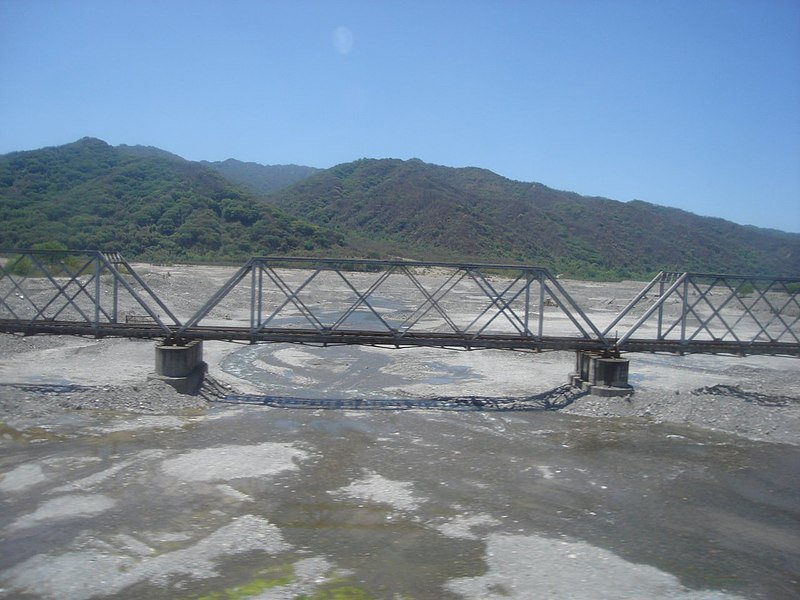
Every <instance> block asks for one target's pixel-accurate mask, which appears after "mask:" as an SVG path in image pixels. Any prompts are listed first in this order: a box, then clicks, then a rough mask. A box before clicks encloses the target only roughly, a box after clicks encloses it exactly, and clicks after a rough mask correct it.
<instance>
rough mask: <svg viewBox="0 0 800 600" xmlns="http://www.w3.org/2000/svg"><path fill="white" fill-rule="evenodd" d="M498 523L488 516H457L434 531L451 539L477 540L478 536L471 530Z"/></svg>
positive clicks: (498, 523) (498, 522)
mask: <svg viewBox="0 0 800 600" xmlns="http://www.w3.org/2000/svg"><path fill="white" fill-rule="evenodd" d="M500 523H501V522H500V521H499V520H497V519H495V518H494V517H493V516H491V515H489V514H478V515H472V516H468V515H458V516H456V517H454V518H453V519H451V520H450V521H448V522H447V523H443V524H441V525H437V526H436V527H435V529H436V530H437V531H439V532H440V533H441V534H442V535H446V536H447V537H452V538H461V539H465V540H478V539H480V536H479V535H478V534H476V533H473V531H472V529H473V528H475V527H491V526H493V525H500Z"/></svg>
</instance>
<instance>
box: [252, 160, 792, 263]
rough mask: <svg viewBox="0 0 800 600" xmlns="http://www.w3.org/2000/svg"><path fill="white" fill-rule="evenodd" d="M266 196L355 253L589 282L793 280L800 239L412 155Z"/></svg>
mask: <svg viewBox="0 0 800 600" xmlns="http://www.w3.org/2000/svg"><path fill="white" fill-rule="evenodd" d="M267 200H268V201H269V202H270V203H271V204H272V205H273V206H276V207H280V208H281V209H283V210H285V211H287V212H288V213H290V214H294V215H298V216H299V215H302V216H303V218H305V219H308V220H309V221H311V222H313V223H316V224H317V225H320V226H333V227H335V228H337V229H339V230H340V231H346V232H347V236H348V241H349V243H350V245H351V247H352V248H354V250H355V251H356V252H357V253H360V254H362V255H372V256H387V255H395V256H403V257H410V258H436V259H456V260H464V259H470V260H472V259H479V260H488V261H507V262H517V261H521V262H526V263H532V264H537V265H542V266H547V267H550V268H552V269H554V270H556V271H557V272H559V273H562V272H563V273H567V274H570V275H573V276H581V277H591V278H604V277H630V276H637V277H642V276H647V275H649V274H651V273H653V272H656V271H658V270H661V269H670V268H675V269H680V270H693V271H702V272H726V273H736V272H740V273H764V274H789V275H796V274H797V273H800V235H798V234H790V233H784V232H779V231H774V230H766V229H759V228H755V227H747V226H741V225H737V224H735V223H731V222H728V221H725V220H722V219H715V218H708V217H700V216H697V215H694V214H691V213H689V212H686V211H682V210H678V209H674V208H664V207H661V206H656V205H654V204H649V203H647V202H642V201H633V202H627V203H624V202H618V201H615V200H609V199H606V198H594V197H585V196H580V195H578V194H575V193H571V192H563V191H559V190H554V189H551V188H548V187H546V186H544V185H542V184H540V183H524V182H519V181H512V180H510V179H506V178H504V177H501V176H499V175H496V174H495V173H492V172H491V171H487V170H484V169H478V168H460V169H456V168H450V167H442V166H437V165H431V164H427V163H424V162H422V161H420V160H417V159H412V160H408V161H402V160H396V159H382V160H374V159H362V160H358V161H355V162H351V163H346V164H342V165H338V166H336V167H333V168H331V169H327V170H325V171H321V172H319V173H316V174H314V175H312V176H311V177H308V178H307V179H304V180H303V181H301V182H299V183H296V184H294V185H293V186H290V187H288V188H284V189H283V190H280V191H278V192H275V193H273V194H271V195H270V196H269V197H268V198H267Z"/></svg>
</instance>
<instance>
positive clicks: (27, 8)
mask: <svg viewBox="0 0 800 600" xmlns="http://www.w3.org/2000/svg"><path fill="white" fill-rule="evenodd" d="M84 136H92V137H98V138H100V139H103V140H105V141H106V142H108V143H110V144H113V145H117V144H143V145H148V146H156V147H158V148H162V149H164V150H168V151H170V152H174V153H175V154H178V155H180V156H183V157H184V158H187V159H190V160H211V161H214V160H224V159H226V158H236V159H239V160H243V161H254V162H258V163H262V164H288V163H295V164H302V165H310V166H315V167H331V166H333V165H336V164H338V163H342V162H348V161H351V160H355V159H358V158H363V157H369V158H387V157H392V158H403V159H408V158H414V157H416V158H420V159H422V160H424V161H426V162H431V163H436V164H441V165H447V166H453V167H461V166H477V167H484V168H487V169H490V170H492V171H494V172H496V173H498V174H500V175H503V176H506V177H509V178H512V179H517V180H521V181H537V182H540V183H544V184H545V185H548V186H550V187H554V188H558V189H564V190H571V191H575V192H578V193H581V194H585V195H593V196H605V197H608V198H613V199H616V200H623V201H627V200H632V199H641V200H646V201H648V202H653V203H656V204H661V205H665V206H674V207H678V208H682V209H686V210H690V211H692V212H695V213H697V214H701V215H711V216H718V217H722V218H725V219H729V220H732V221H735V222H738V223H744V224H753V225H757V226H762V227H773V228H777V229H783V230H785V231H792V232H800V1H799V0H550V1H543V0H541V1H540V0H531V1H527V2H524V1H511V0H505V1H502V0H485V1H470V0H457V1H449V0H442V1H435V0H420V1H417V0H396V1H391V0H383V1H381V0H373V1H366V0H363V1H334V0H328V1H322V0H320V1H317V2H313V1H303V0H298V1H294V2H290V1H268V0H262V1H247V0H227V1H226V0H219V1H215V2H211V1H203V0H193V1H178V0H125V1H119V0H98V1H86V0H70V1H66V0H58V1H45V0H0V153H6V152H11V151H16V150H31V149H35V148H41V147H44V146H54V145H60V144H65V143H69V142H72V141H75V140H77V139H79V138H81V137H84Z"/></svg>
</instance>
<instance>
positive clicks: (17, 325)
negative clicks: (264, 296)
mask: <svg viewBox="0 0 800 600" xmlns="http://www.w3.org/2000/svg"><path fill="white" fill-rule="evenodd" d="M0 332H3V333H18V334H24V335H37V334H39V335H41V334H49V335H76V336H91V337H98V338H100V337H127V338H145V339H163V338H168V337H175V338H177V337H178V336H177V332H176V333H175V334H173V335H172V336H169V335H166V334H165V332H164V330H163V329H161V328H160V327H159V326H158V325H155V324H130V323H101V324H100V325H99V326H94V325H91V324H83V323H75V322H72V321H37V322H34V323H22V322H19V321H15V320H11V319H0ZM180 339H185V340H190V339H195V340H220V341H229V342H250V343H268V342H272V343H289V344H309V345H322V346H335V345H362V346H386V347H414V346H425V347H439V348H459V349H467V350H478V349H490V348H494V349H505V350H529V351H548V350H597V351H602V350H611V349H616V350H620V351H623V352H667V353H675V354H683V353H687V354H688V353H703V354H763V355H784V356H800V345H797V344H786V343H781V342H735V341H719V340H692V341H688V342H681V341H680V340H657V339H630V340H627V341H626V342H625V344H624V345H621V346H613V345H612V346H610V345H609V344H608V342H606V341H603V340H597V339H591V338H578V337H566V336H543V337H541V338H535V337H530V336H516V335H502V334H495V335H486V334H484V335H479V336H471V337H468V336H464V335H459V334H455V333H446V332H444V333H437V332H429V333H420V332H409V333H405V334H401V333H394V334H393V333H391V332H375V331H358V330H337V331H327V332H325V331H322V332H321V331H318V330H315V329H300V328H295V329H285V328H273V329H262V330H260V331H256V332H253V331H251V330H250V329H249V328H247V327H235V326H229V327H222V326H195V327H191V328H189V329H185V330H183V331H182V332H181V334H180Z"/></svg>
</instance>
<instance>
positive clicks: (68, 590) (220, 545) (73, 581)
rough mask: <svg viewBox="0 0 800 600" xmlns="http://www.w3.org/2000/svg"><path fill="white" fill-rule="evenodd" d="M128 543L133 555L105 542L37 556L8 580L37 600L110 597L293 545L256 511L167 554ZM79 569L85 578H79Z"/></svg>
mask: <svg viewBox="0 0 800 600" xmlns="http://www.w3.org/2000/svg"><path fill="white" fill-rule="evenodd" d="M118 541H119V540H118ZM91 544H92V543H91V541H90V542H88V545H91ZM123 545H125V546H126V547H128V549H129V550H130V554H128V555H119V554H112V553H109V552H108V551H107V548H106V546H107V545H106V544H104V543H102V542H100V541H96V543H95V546H96V547H95V548H89V549H85V548H84V547H81V549H76V550H71V551H69V552H65V553H63V554H58V555H49V554H38V555H36V556H33V557H32V558H29V559H28V560H26V561H23V562H22V563H20V564H18V565H15V566H14V567H13V568H12V569H10V570H9V571H6V576H7V577H8V579H7V581H8V582H9V583H10V585H11V587H12V588H13V589H15V590H18V591H20V592H23V593H28V594H35V596H36V597H38V598H45V599H48V600H49V599H51V598H52V599H54V600H85V599H87V598H92V597H97V596H101V597H108V596H110V595H112V594H116V593H118V592H120V591H121V590H123V589H125V588H126V587H129V586H131V585H133V584H135V583H140V582H143V581H150V582H152V583H154V584H157V585H164V584H166V583H167V582H168V580H169V578H171V577H174V576H181V575H182V576H188V577H191V578H193V579H208V578H211V577H216V576H217V575H219V572H218V571H217V565H216V560H217V559H218V558H220V557H224V556H230V555H234V554H242V553H245V552H253V551H260V552H266V553H268V554H276V553H278V552H283V551H286V550H289V549H290V548H291V546H290V545H289V544H287V543H286V542H285V541H284V540H283V537H282V536H281V533H280V531H279V530H278V528H277V527H275V526H274V525H272V524H271V523H269V522H268V521H267V520H266V519H263V518H261V517H256V516H253V515H244V516H241V517H239V518H237V519H235V520H234V521H233V522H231V523H230V524H228V525H225V526H224V527H221V528H219V529H218V530H216V531H215V532H213V533H212V534H211V535H209V536H208V537H205V538H203V539H201V540H200V541H199V542H197V543H196V544H194V545H192V546H189V547H188V548H183V549H181V550H175V551H174V552H168V553H166V554H157V555H151V553H150V552H149V549H148V548H147V546H146V545H142V544H136V547H135V548H131V544H130V543H129V542H125V543H124V544H123ZM76 570H80V572H81V576H80V577H75V576H74V573H75V571H76Z"/></svg>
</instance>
